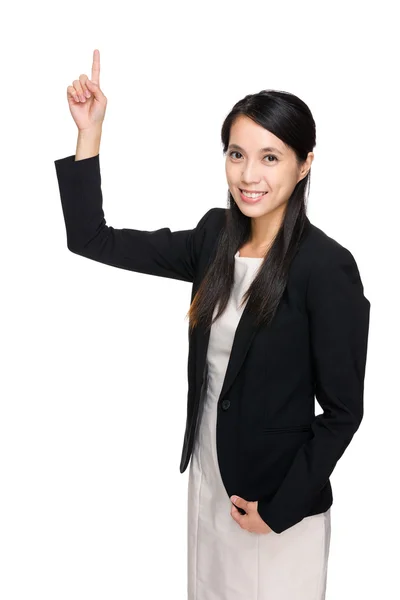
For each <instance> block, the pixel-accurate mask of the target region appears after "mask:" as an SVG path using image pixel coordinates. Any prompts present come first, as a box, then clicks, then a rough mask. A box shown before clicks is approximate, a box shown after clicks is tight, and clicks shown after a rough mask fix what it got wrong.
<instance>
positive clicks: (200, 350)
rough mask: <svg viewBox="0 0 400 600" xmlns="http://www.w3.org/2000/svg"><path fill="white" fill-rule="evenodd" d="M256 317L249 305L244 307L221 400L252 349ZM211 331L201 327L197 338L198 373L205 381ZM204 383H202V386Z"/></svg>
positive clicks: (234, 339)
mask: <svg viewBox="0 0 400 600" xmlns="http://www.w3.org/2000/svg"><path fill="white" fill-rule="evenodd" d="M255 321H256V317H255V315H253V314H252V313H251V312H250V311H249V307H248V304H246V306H245V307H244V310H243V312H242V314H241V317H240V319H239V322H238V325H237V328H236V332H235V336H234V338H233V344H232V349H231V354H230V357H229V361H228V366H227V368H226V373H225V379H224V382H223V385H222V389H221V394H220V397H219V398H222V397H223V396H224V395H225V394H226V393H227V391H228V390H229V388H230V386H231V385H232V383H233V382H234V380H235V377H236V375H237V373H238V371H239V369H240V367H241V366H242V364H243V361H244V359H245V357H246V354H247V351H248V349H249V348H250V344H251V342H252V340H253V337H254V335H255V333H256V331H257V329H258V327H257V326H256V323H255ZM210 333H211V331H210V330H208V331H206V330H205V328H204V327H199V331H198V336H197V351H196V356H197V373H198V374H201V376H202V377H203V379H204V376H205V375H206V373H207V364H206V358H207V349H208V343H209V340H210ZM201 384H202V381H200V385H201Z"/></svg>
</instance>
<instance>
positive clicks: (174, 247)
mask: <svg viewBox="0 0 400 600" xmlns="http://www.w3.org/2000/svg"><path fill="white" fill-rule="evenodd" d="M67 100H68V104H69V109H70V112H71V115H72V117H73V119H74V121H75V124H76V125H77V127H78V131H79V134H78V143H77V148H76V154H75V155H71V156H67V157H66V158H61V159H58V160H56V161H54V162H55V167H56V173H57V178H58V186H59V190H60V196H61V204H62V209H63V214H64V220H65V227H66V231H67V246H68V248H69V250H71V252H74V253H75V254H80V255H81V256H85V257H87V258H91V259H92V260H96V261H98V262H102V263H105V264H108V265H111V266H114V267H119V268H121V269H128V270H130V271H137V272H139V273H147V274H149V275H158V276H159V277H170V278H172V279H180V280H182V281H191V282H193V280H194V276H195V273H196V265H197V257H198V254H199V251H200V245H201V241H202V239H203V228H204V226H205V224H206V221H207V219H208V217H209V216H210V214H211V212H212V211H213V210H215V209H210V210H209V211H208V212H207V213H206V214H205V215H203V217H202V218H201V219H200V221H199V222H198V224H197V226H196V227H195V228H194V229H187V230H185V231H174V232H172V231H171V230H170V229H169V228H168V227H163V228H162V229H158V230H155V231H141V230H139V229H126V228H124V229H115V228H114V227H111V226H109V225H107V224H106V221H105V218H104V212H103V197H102V191H101V175H100V163H99V159H100V156H99V152H100V140H101V130H102V124H103V120H104V116H105V112H106V107H107V98H106V96H105V95H104V93H103V92H102V91H101V89H100V53H99V51H98V50H97V49H96V50H94V52H93V64H92V80H90V79H89V78H88V77H87V75H85V74H82V75H80V76H79V79H75V80H74V81H73V85H71V86H68V88H67Z"/></svg>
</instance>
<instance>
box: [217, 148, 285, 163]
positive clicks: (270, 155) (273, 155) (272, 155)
mask: <svg viewBox="0 0 400 600" xmlns="http://www.w3.org/2000/svg"><path fill="white" fill-rule="evenodd" d="M232 154H240V155H241V153H240V152H238V151H237V150H232V152H230V153H229V156H230V157H232V158H234V157H233V156H232ZM267 156H268V157H272V158H273V159H275V160H273V161H271V160H267V162H276V161H277V160H278V158H277V157H276V156H275V154H266V155H265V156H264V158H266V157H267Z"/></svg>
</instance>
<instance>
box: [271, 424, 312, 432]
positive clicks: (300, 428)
mask: <svg viewBox="0 0 400 600" xmlns="http://www.w3.org/2000/svg"><path fill="white" fill-rule="evenodd" d="M310 430H311V425H291V426H290V427H263V432H264V433H290V432H293V433H295V432H298V431H310Z"/></svg>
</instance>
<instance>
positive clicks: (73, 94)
mask: <svg viewBox="0 0 400 600" xmlns="http://www.w3.org/2000/svg"><path fill="white" fill-rule="evenodd" d="M67 96H69V97H70V98H73V99H74V100H75V102H79V97H78V94H77V93H76V89H75V88H74V86H72V85H69V86H68V87H67Z"/></svg>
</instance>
